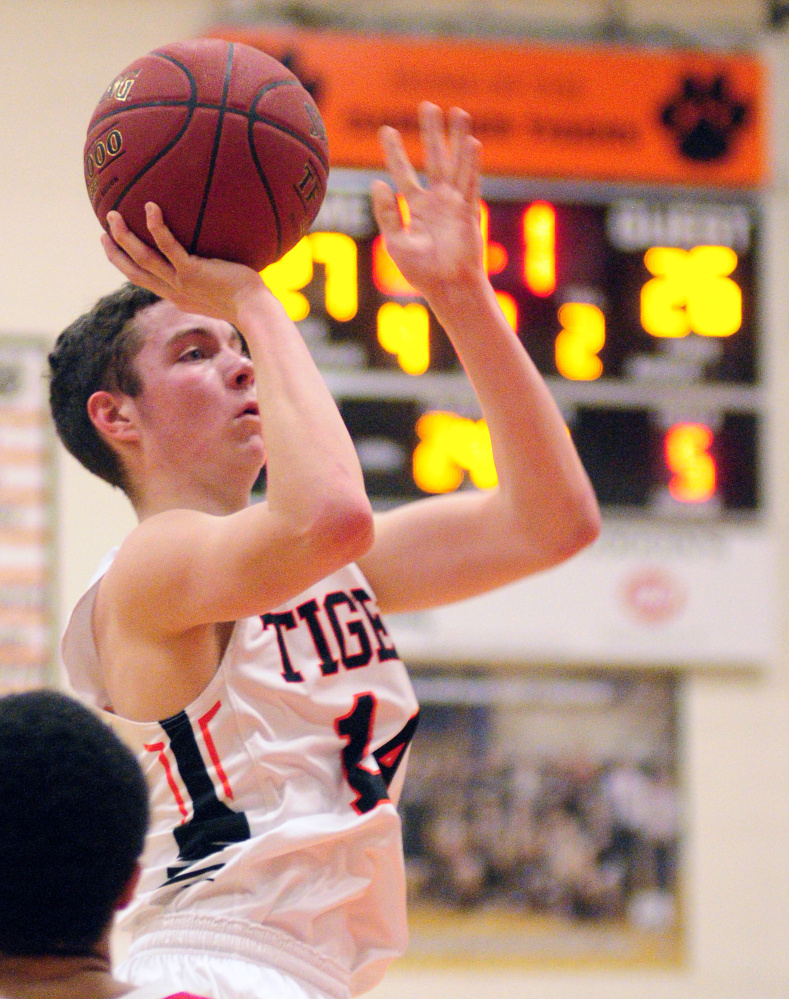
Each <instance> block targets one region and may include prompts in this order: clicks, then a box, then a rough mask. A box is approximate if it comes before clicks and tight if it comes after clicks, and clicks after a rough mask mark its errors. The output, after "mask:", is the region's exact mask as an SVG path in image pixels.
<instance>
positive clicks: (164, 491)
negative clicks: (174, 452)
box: [132, 481, 250, 521]
mask: <svg viewBox="0 0 789 999" xmlns="http://www.w3.org/2000/svg"><path fill="white" fill-rule="evenodd" d="M249 503H250V493H249V492H248V491H247V490H246V489H243V488H242V489H238V488H235V487H234V486H233V485H232V484H231V483H229V482H227V481H225V482H216V483H211V484H210V485H206V484H205V483H193V484H190V485H187V486H184V485H180V484H179V486H178V487H177V488H175V487H173V486H171V485H170V484H168V483H167V482H162V483H148V484H147V487H146V489H145V490H144V491H140V492H138V493H137V494H136V495H135V496H134V497H133V499H132V505H133V506H134V512H135V513H136V514H137V519H138V520H139V521H143V520H147V518H148V517H153V516H155V515H156V514H158V513H164V512H166V511H167V510H199V511H200V512H201V513H210V514H213V515H214V516H223V515H226V514H231V513H237V512H238V511H239V510H243V509H244V508H245V507H247V506H249Z"/></svg>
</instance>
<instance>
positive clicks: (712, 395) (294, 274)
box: [213, 24, 778, 669]
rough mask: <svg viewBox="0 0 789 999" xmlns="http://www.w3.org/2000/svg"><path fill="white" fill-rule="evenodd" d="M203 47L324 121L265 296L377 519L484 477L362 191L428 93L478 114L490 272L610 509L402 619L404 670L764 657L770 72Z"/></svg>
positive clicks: (543, 57)
mask: <svg viewBox="0 0 789 999" xmlns="http://www.w3.org/2000/svg"><path fill="white" fill-rule="evenodd" d="M213 34H218V35H221V36H222V37H225V38H227V39H229V40H231V41H239V42H245V43H247V44H252V45H257V46H258V47H260V48H262V49H263V50H264V51H266V52H269V53H270V54H271V55H273V56H275V57H276V58H278V59H280V60H281V61H283V62H285V63H286V65H288V66H290V67H291V68H292V69H293V71H294V72H295V73H296V75H297V76H298V77H299V78H300V79H301V81H302V83H303V84H304V85H305V86H306V87H307V88H308V89H309V90H310V92H311V93H312V94H313V96H314V97H315V99H316V102H317V104H318V108H319V110H320V113H321V116H322V118H323V121H324V123H325V126H326V130H327V134H328V136H329V148H330V152H331V159H332V168H331V173H330V176H329V190H328V193H327V196H326V199H325V202H324V204H323V206H322V209H321V211H320V213H319V215H318V217H317V219H316V220H315V224H314V226H313V228H312V230H311V231H310V232H309V233H308V234H307V235H306V236H305V237H304V239H303V240H302V241H301V242H300V243H299V244H298V245H297V246H296V247H295V248H294V249H293V250H292V251H291V252H290V253H289V254H287V255H286V256H285V257H283V258H282V259H281V260H280V261H278V262H277V263H276V264H274V265H272V266H271V267H270V268H267V270H266V271H265V272H264V276H265V279H266V281H267V283H268V284H269V286H270V287H271V288H272V290H273V291H274V292H275V293H276V294H277V295H278V296H279V297H280V299H281V300H282V301H283V303H284V304H285V307H286V309H287V311H288V313H289V315H290V316H291V317H292V318H293V319H294V320H295V321H296V323H297V324H298V326H299V328H300V330H301V333H302V335H303V336H304V339H305V341H306V342H307V344H308V346H309V348H310V350H311V352H312V355H313V357H314V358H315V360H316V362H317V364H318V366H319V367H320V369H321V371H322V372H323V375H324V377H325V379H326V381H327V383H328V385H329V387H330V389H331V391H332V393H333V395H334V397H335V399H336V400H337V403H338V405H339V408H340V411H341V413H342V415H343V418H344V419H345V422H346V424H347V426H348V428H349V430H350V432H351V435H352V436H353V438H354V441H355V444H356V447H357V450H358V453H359V457H360V461H361V465H362V468H363V471H364V475H365V481H366V485H367V488H368V491H369V493H370V496H371V498H372V500H373V503H374V505H375V506H376V507H377V508H379V509H384V508H387V507H390V506H393V505H397V504H400V503H403V502H406V501H410V500H413V499H418V498H420V497H425V496H432V495H437V494H442V493H452V492H454V491H456V490H474V489H489V488H491V487H493V486H494V485H495V483H496V472H495V467H494V464H493V461H492V455H491V447H490V438H489V435H488V431H487V427H486V426H485V423H484V420H483V419H482V414H481V412H480V410H479V406H478V404H477V402H476V399H475V397H474V393H473V391H472V390H471V386H470V384H469V382H468V379H467V378H466V376H465V374H464V372H463V370H462V368H461V367H460V365H459V363H458V360H457V358H456V356H455V354H454V351H453V350H452V348H451V345H450V343H449V341H448V339H447V337H446V335H445V333H444V331H443V330H442V329H441V326H440V325H439V324H438V322H437V321H436V319H435V317H434V316H433V315H432V314H431V312H430V309H429V308H428V306H427V303H426V302H425V301H424V300H423V299H422V298H421V297H420V296H419V294H418V293H417V291H416V290H415V289H414V288H412V287H410V286H409V285H408V283H407V282H406V281H405V279H404V278H403V275H402V274H401V273H400V272H399V271H398V269H397V267H396V266H395V264H394V262H393V260H392V259H391V257H390V256H389V255H388V253H387V251H386V246H385V244H384V243H383V241H382V240H381V238H380V237H379V234H378V230H377V226H376V224H375V221H374V218H373V215H372V210H371V202H370V196H369V189H370V183H371V181H372V180H373V179H374V178H377V177H381V176H383V177H384V179H387V178H386V176H385V174H383V173H382V165H383V156H382V152H381V148H380V144H379V141H378V136H377V133H378V129H379V128H380V126H381V125H384V124H388V125H394V126H395V127H397V128H398V129H399V131H400V133H401V135H402V137H403V141H404V144H405V147H406V150H407V152H408V154H409V156H410V157H411V160H412V162H413V163H414V164H415V166H416V168H417V170H418V169H419V168H420V165H421V161H420V156H421V148H420V143H419V136H418V128H417V123H416V107H417V105H418V103H419V101H421V100H429V101H432V102H434V103H435V104H438V105H439V106H440V107H442V108H444V109H447V108H449V107H451V106H452V105H457V106H460V107H463V108H465V110H467V111H468V112H469V113H470V115H471V120H472V128H473V131H474V133H475V135H477V137H478V138H479V139H480V140H481V141H482V146H483V149H482V162H483V179H482V184H481V204H480V225H481V228H482V233H483V237H484V239H483V242H484V247H485V266H486V268H487V271H488V274H489V276H490V280H491V283H492V285H493V288H494V289H495V291H496V294H497V296H498V300H499V303H500V305H501V308H502V311H503V313H504V315H505V317H506V319H507V321H508V322H509V323H510V324H511V326H512V327H513V329H514V330H515V331H516V333H517V335H518V336H519V338H520V339H521V341H522V342H523V344H524V346H525V348H526V350H527V351H528V353H529V355H530V356H531V358H532V359H533V361H534V363H535V364H536V366H537V368H538V369H539V371H540V372H541V373H542V375H543V377H544V378H545V380H546V382H547V384H548V387H549V389H550V391H551V393H552V395H553V397H554V398H555V399H556V401H557V403H558V405H559V407H560V409H561V411H562V414H563V416H564V419H565V421H566V424H567V430H568V433H569V434H571V435H572V437H573V440H574V442H575V445H576V447H577V449H578V452H579V454H580V457H581V460H582V461H583V463H584V466H585V467H586V470H587V472H588V474H589V476H590V478H591V480H592V483H593V485H594V488H595V491H596V493H597V496H598V499H599V502H600V505H601V508H602V512H603V528H602V533H601V537H600V538H599V540H598V541H597V542H596V543H595V544H594V545H592V546H590V547H589V548H587V549H586V550H585V551H583V552H581V553H580V554H579V555H577V556H575V557H574V558H572V559H570V560H569V561H568V562H565V563H564V564H562V565H561V566H559V567H557V568H555V569H552V570H551V571H549V572H545V573H540V574H538V575H536V576H533V577H529V578H528V579H525V580H522V581H521V582H519V583H516V584H513V585H511V586H508V587H504V588H503V589H501V590H498V591H495V592H494V593H491V594H487V595H485V596H482V597H477V598H475V599H473V600H468V601H463V602H461V603H459V604H456V605H451V606H449V607H443V608H440V609H437V610H432V611H428V612H424V613H420V614H415V615H395V616H394V617H393V618H392V619H390V621H389V626H390V628H391V631H392V634H393V637H394V639H395V641H396V643H397V647H398V649H399V651H400V653H401V655H402V656H403V657H404V658H405V659H406V660H407V661H409V662H411V663H414V664H418V663H420V662H421V663H426V664H431V665H432V664H442V663H443V664H453V663H458V662H469V663H486V664H494V663H496V662H501V663H503V664H505V665H506V664H514V665H517V664H520V663H524V662H528V663H530V664H540V663H546V664H548V665H557V664H562V663H567V664H568V665H574V666H579V665H580V666H600V667H607V666H612V665H614V666H615V665H624V666H628V667H632V666H638V667H645V666H658V667H661V668H663V667H671V668H674V667H681V668H687V667H692V668H700V667H708V666H709V667H711V668H713V669H717V668H719V667H720V666H738V667H742V666H746V667H748V668H752V667H757V668H761V667H762V666H764V665H765V664H766V663H768V662H770V661H771V659H772V658H773V656H774V655H775V649H776V647H777V633H778V626H777V621H778V615H777V609H776V606H775V592H776V587H775V585H774V579H775V573H776V571H777V569H776V565H777V559H776V545H775V542H774V538H773V535H772V524H771V517H770V509H769V500H770V489H769V471H770V463H769V461H768V460H767V454H768V445H769V440H768V439H767V428H768V427H769V419H768V416H769V409H768V407H769V399H768V397H767V395H766V386H765V378H764V367H765V357H764V355H765V345H766V343H767V341H768V339H769V337H768V333H769V331H768V330H767V329H766V324H765V318H764V317H765V315H766V314H768V313H769V311H770V310H769V309H767V308H765V300H766V299H768V298H769V293H770V289H768V288H765V286H764V285H765V281H764V275H765V273H766V271H767V268H765V267H764V266H763V259H762V258H763V257H765V256H767V255H768V254H769V251H770V246H769V245H768V243H767V234H770V233H772V232H774V230H775V227H774V226H771V225H769V224H767V220H766V219H765V218H764V216H765V207H764V206H765V203H764V202H763V200H762V196H761V192H762V189H763V187H764V185H765V183H766V182H767V180H768V162H767V153H766V117H767V116H766V108H767V106H768V101H767V98H766V94H765V85H764V82H763V77H764V74H763V72H762V67H761V63H760V60H759V58H758V56H756V55H753V54H749V53H746V52H738V53H734V52H721V51H710V52H703V51H699V50H694V51H682V50H678V49H660V48H651V49H643V50H639V49H635V48H632V47H625V46H616V45H608V46H606V45H596V46H595V45H571V44H545V43H537V42H528V41H525V40H514V39H510V40H505V39H496V40H490V39H488V40H479V39H477V40H474V39H469V38H464V39H459V38H454V39H451V38H443V39H441V38H435V37H428V36H426V35H423V36H419V37H405V36H403V37H399V36H395V35H384V34H382V35H379V36H363V35H356V34H352V33H349V32H339V31H336V32H335V31H326V30H322V31H306V30H302V29H296V28H259V29H258V28H255V27H253V26H249V25H248V24H247V25H240V26H235V27H233V26H229V25H225V26H222V27H221V28H218V29H217V30H216V31H215V32H213ZM360 81H363V85H361V83H360ZM401 212H402V213H403V217H404V221H406V222H407V208H406V206H405V205H404V204H402V203H401ZM770 238H773V237H770Z"/></svg>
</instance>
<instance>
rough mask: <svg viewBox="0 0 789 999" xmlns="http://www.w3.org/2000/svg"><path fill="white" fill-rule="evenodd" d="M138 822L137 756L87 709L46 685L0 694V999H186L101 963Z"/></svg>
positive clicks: (126, 892)
mask: <svg viewBox="0 0 789 999" xmlns="http://www.w3.org/2000/svg"><path fill="white" fill-rule="evenodd" d="M147 824H148V792H147V788H146V785H145V779H144V777H143V775H142V772H141V771H140V768H139V766H138V764H137V761H136V760H135V758H134V756H133V755H132V753H131V752H130V751H129V750H128V749H127V748H126V747H125V746H124V745H123V744H122V743H121V742H120V740H119V739H118V738H117V737H116V736H115V735H113V733H112V732H111V731H110V729H109V728H108V727H107V726H106V725H104V724H103V723H102V722H101V721H99V719H98V718H97V717H96V716H95V714H94V713H93V712H91V711H89V710H88V709H87V708H85V707H83V706H82V705H81V704H78V703H77V702H76V701H74V700H73V699H72V698H70V697H66V696H65V695H64V694H60V693H56V692H55V691H44V690H37V691H29V692H26V693H22V694H9V695H7V696H6V697H2V698H0V843H2V844H3V851H4V853H5V856H6V860H7V863H6V864H5V865H4V868H3V877H2V878H0V997H2V999H114V997H116V996H126V997H127V999H198V997H192V996H190V995H188V994H187V993H186V992H183V991H181V990H180V989H178V988H172V987H166V986H164V987H163V986H162V985H161V984H160V985H158V986H155V987H151V988H147V989H143V990H139V991H137V990H133V989H132V987H131V986H130V985H125V984H123V983H122V982H120V981H119V980H118V979H116V978H114V977H113V975H112V971H111V969H110V951H109V934H110V926H111V923H112V919H113V914H114V913H115V911H116V910H119V909H122V908H123V907H124V906H125V905H127V904H128V902H129V899H130V898H131V896H132V893H133V892H134V888H135V885H136V883H137V878H138V875H139V865H138V858H139V856H140V853H141V852H142V848H143V841H144V838H145V830H146V827H147Z"/></svg>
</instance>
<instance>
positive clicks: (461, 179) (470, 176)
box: [455, 135, 482, 204]
mask: <svg viewBox="0 0 789 999" xmlns="http://www.w3.org/2000/svg"><path fill="white" fill-rule="evenodd" d="M481 155H482V143H481V142H480V141H479V139H475V138H474V136H473V135H466V136H464V137H463V141H462V144H461V150H460V153H459V156H458V165H457V172H456V174H455V185H456V187H457V189H458V191H460V193H461V194H462V195H463V197H464V198H465V199H466V201H468V202H470V203H472V204H476V203H477V202H478V201H479V171H480V159H481Z"/></svg>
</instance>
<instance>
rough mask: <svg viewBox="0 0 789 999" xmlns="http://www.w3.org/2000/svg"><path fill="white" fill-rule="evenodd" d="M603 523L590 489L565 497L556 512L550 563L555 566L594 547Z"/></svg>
mask: <svg viewBox="0 0 789 999" xmlns="http://www.w3.org/2000/svg"><path fill="white" fill-rule="evenodd" d="M601 527H602V519H601V516H600V508H599V506H598V505H597V499H596V497H595V495H594V492H593V491H592V489H591V487H589V488H588V489H583V490H580V491H579V492H578V493H577V494H575V495H572V496H569V497H566V498H565V501H564V503H562V504H561V506H560V508H558V509H557V510H556V514H555V519H554V524H553V531H552V532H551V533H552V537H553V544H552V546H551V548H552V550H551V561H552V563H553V564H555V565H558V564H559V563H560V562H564V561H565V560H566V559H568V558H572V556H573V555H577V554H578V553H579V552H581V551H583V549H584V548H588V546H589V545H591V544H593V543H594V542H595V541H596V540H597V538H598V537H599V536H600V529H601Z"/></svg>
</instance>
